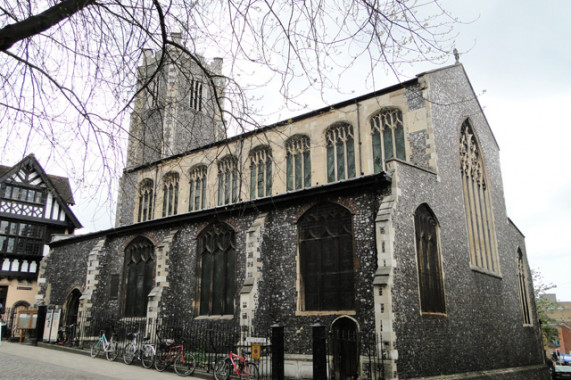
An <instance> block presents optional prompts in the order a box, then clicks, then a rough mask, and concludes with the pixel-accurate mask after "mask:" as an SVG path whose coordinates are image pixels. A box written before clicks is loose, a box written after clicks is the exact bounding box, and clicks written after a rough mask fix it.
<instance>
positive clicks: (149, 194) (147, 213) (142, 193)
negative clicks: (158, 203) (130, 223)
mask: <svg viewBox="0 0 571 380" xmlns="http://www.w3.org/2000/svg"><path fill="white" fill-rule="evenodd" d="M153 192H154V182H153V180H152V179H150V178H145V179H143V180H142V181H141V182H140V183H139V207H138V213H137V222H145V221H147V220H151V219H153V211H154V210H153V204H154V203H153V202H154V199H153Z"/></svg>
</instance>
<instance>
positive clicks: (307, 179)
mask: <svg viewBox="0 0 571 380" xmlns="http://www.w3.org/2000/svg"><path fill="white" fill-rule="evenodd" d="M285 145H286V151H287V153H286V177H287V190H288V191H291V190H294V189H296V190H297V189H302V188H304V187H310V186H311V150H310V148H311V145H310V141H309V137H307V136H305V135H294V136H292V137H290V138H289V139H288V140H287V141H286V144H285Z"/></svg>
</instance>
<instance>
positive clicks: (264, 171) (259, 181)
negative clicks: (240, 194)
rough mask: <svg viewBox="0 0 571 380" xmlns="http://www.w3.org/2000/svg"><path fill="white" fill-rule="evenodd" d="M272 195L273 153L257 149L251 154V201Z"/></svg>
mask: <svg viewBox="0 0 571 380" xmlns="http://www.w3.org/2000/svg"><path fill="white" fill-rule="evenodd" d="M270 195H272V151H271V150H270V148H269V147H267V146H263V147H257V148H254V149H252V151H251V152H250V199H255V198H261V197H267V196H270Z"/></svg>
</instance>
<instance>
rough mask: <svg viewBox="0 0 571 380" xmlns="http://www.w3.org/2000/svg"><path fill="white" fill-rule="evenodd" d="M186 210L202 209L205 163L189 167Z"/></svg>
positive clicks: (204, 196)
mask: <svg viewBox="0 0 571 380" xmlns="http://www.w3.org/2000/svg"><path fill="white" fill-rule="evenodd" d="M189 175H190V196H189V200H188V211H196V210H202V209H203V208H204V207H205V204H206V165H198V166H194V167H193V168H192V169H190V173H189Z"/></svg>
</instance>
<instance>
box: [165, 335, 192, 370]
mask: <svg viewBox="0 0 571 380" xmlns="http://www.w3.org/2000/svg"><path fill="white" fill-rule="evenodd" d="M171 364H174V371H175V372H176V374H177V375H179V376H189V375H192V373H193V372H194V369H195V368H196V360H195V358H194V355H193V354H191V353H190V352H184V341H183V342H182V344H178V345H175V344H174V339H167V340H166V341H164V342H161V343H160V345H159V349H158V351H157V355H156V356H155V369H156V370H157V371H159V372H163V371H164V370H165V369H167V367H168V366H169V365H171Z"/></svg>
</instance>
